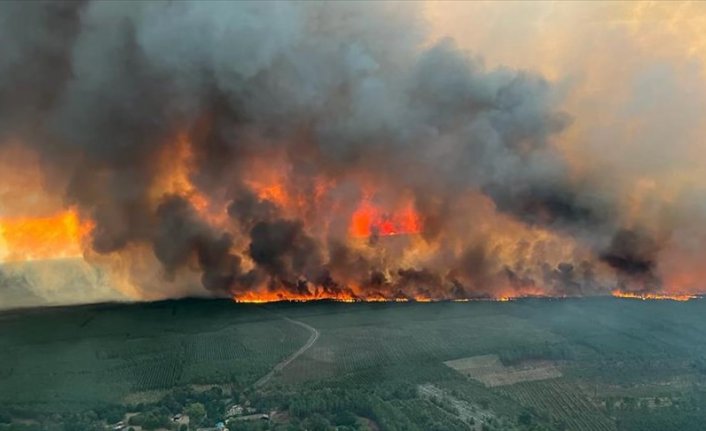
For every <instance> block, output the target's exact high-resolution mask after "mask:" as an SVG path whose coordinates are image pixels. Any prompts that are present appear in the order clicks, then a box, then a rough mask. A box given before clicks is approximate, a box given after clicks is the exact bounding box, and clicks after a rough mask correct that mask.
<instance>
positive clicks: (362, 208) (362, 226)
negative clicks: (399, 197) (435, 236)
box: [350, 199, 422, 238]
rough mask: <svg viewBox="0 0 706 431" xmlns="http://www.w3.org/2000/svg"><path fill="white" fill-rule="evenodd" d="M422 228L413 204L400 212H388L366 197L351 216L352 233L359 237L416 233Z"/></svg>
mask: <svg viewBox="0 0 706 431" xmlns="http://www.w3.org/2000/svg"><path fill="white" fill-rule="evenodd" d="M421 230H422V229H421V221H420V217H419V214H417V212H416V211H415V210H414V208H413V207H412V205H411V204H409V205H406V206H405V207H404V208H402V209H401V210H400V211H398V212H395V213H392V214H387V213H384V212H383V211H381V210H380V208H378V207H377V206H375V205H374V204H373V203H372V202H371V201H370V200H368V199H364V200H363V201H362V202H361V203H360V205H359V206H358V208H357V209H356V210H355V212H353V215H352V217H351V225H350V234H351V236H353V237H358V238H361V237H368V236H371V235H381V236H390V235H401V234H415V233H419V232H421Z"/></svg>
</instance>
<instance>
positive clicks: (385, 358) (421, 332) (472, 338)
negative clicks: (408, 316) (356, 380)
mask: <svg viewBox="0 0 706 431" xmlns="http://www.w3.org/2000/svg"><path fill="white" fill-rule="evenodd" d="M305 320H306V319H305ZM312 320H313V319H312ZM316 320H317V323H319V324H322V322H321V321H322V320H323V319H321V318H318V319H316ZM505 320H506V321H505V322H503V325H499V324H498V322H497V321H496V319H494V318H486V317H483V318H474V319H447V320H440V321H429V322H423V323H420V322H409V323H408V324H407V326H406V327H404V328H403V329H402V328H399V327H398V326H396V325H388V326H379V325H358V326H353V327H350V328H334V329H328V328H329V326H328V325H325V324H324V325H323V326H322V327H321V328H323V329H322V330H321V333H322V335H321V337H320V339H319V340H318V342H317V347H319V348H325V349H329V350H330V351H331V352H332V357H333V361H334V363H335V367H336V369H337V370H338V371H339V372H343V373H347V372H352V371H356V370H360V369H365V368H370V367H379V366H384V365H398V364H403V363H432V362H434V363H440V362H443V361H446V360H449V359H456V358H459V357H465V356H472V355H476V354H486V353H492V352H494V351H496V350H498V349H499V348H500V347H501V346H506V345H507V344H508V343H510V344H512V345H515V346H522V345H526V346H534V345H544V344H546V343H547V342H548V341H550V340H551V337H550V336H547V334H540V333H538V332H537V331H535V330H533V329H532V328H528V327H527V325H526V324H525V323H524V322H522V321H519V320H515V319H509V320H510V322H508V321H507V320H508V319H505ZM307 321H309V320H307ZM508 325H509V326H511V328H509V329H507V328H505V327H506V326H508ZM477 328H483V332H481V331H480V330H478V329H477ZM496 330H502V331H504V335H503V337H499V336H498V337H493V336H488V333H492V332H494V331H496ZM491 335H492V334H491ZM552 341H553V340H552ZM308 355H311V354H308Z"/></svg>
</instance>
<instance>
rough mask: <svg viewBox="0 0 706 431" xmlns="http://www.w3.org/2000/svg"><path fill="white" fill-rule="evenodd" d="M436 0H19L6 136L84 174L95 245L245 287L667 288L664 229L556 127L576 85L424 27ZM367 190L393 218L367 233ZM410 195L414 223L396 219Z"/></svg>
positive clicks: (4, 113)
mask: <svg viewBox="0 0 706 431" xmlns="http://www.w3.org/2000/svg"><path fill="white" fill-rule="evenodd" d="M419 13H420V11H418V10H417V9H416V8H415V7H412V6H409V5H405V7H399V5H394V4H386V3H382V4H371V3H362V4H357V3H335V4H322V3H308V2H297V3H255V2H253V3H250V2H186V1H185V2H142V3H134V2H98V1H94V2H77V3H43V2H30V3H25V2H4V3H2V4H0V24H1V25H0V36H2V39H3V40H4V41H5V42H4V44H3V45H4V46H3V52H4V54H3V55H2V56H0V142H4V141H8V140H10V139H13V140H20V141H21V142H22V143H23V144H24V145H27V146H30V147H32V148H33V149H34V150H36V151H37V152H38V153H39V154H40V155H41V157H42V161H43V163H44V164H46V166H47V170H48V171H49V172H50V173H51V175H54V176H56V177H57V178H60V179H61V180H62V181H59V182H57V184H66V187H65V189H64V190H63V193H64V195H65V201H66V203H67V205H76V206H78V208H79V210H80V211H81V214H83V215H84V216H85V217H88V218H90V219H91V220H92V221H93V222H94V223H95V227H94V229H93V231H92V237H91V245H90V247H91V248H92V249H93V251H95V252H96V253H98V254H103V255H110V254H120V253H129V252H130V250H132V249H133V248H134V247H135V246H139V245H147V246H149V247H151V249H152V250H153V253H154V256H156V258H157V260H158V261H159V262H160V264H161V265H162V267H163V270H164V274H165V283H166V282H169V281H170V280H174V279H175V278H178V277H179V274H180V273H181V272H182V271H184V270H188V271H197V272H200V273H201V281H202V285H203V287H205V288H206V289H207V290H208V291H210V292H212V293H215V294H227V295H232V294H237V295H242V294H244V293H247V292H253V291H258V292H259V291H263V290H265V291H280V290H281V291H284V292H291V293H293V294H296V295H299V296H312V295H313V296H315V295H317V294H318V293H320V292H328V293H331V292H333V293H334V294H335V293H337V292H340V293H341V294H345V295H346V296H367V295H372V296H376V297H378V296H379V297H387V298H396V297H409V298H414V297H426V298H466V297H485V296H498V295H500V294H503V295H504V294H508V293H509V294H513V293H514V294H547V295H578V294H591V293H599V292H604V291H607V290H609V289H612V288H615V287H616V286H617V284H618V283H622V284H621V286H622V285H625V284H626V283H628V284H631V285H632V284H634V283H637V284H638V285H639V286H638V287H636V288H637V289H654V288H658V287H659V285H660V283H659V275H658V272H657V268H656V263H655V261H656V259H657V255H658V253H659V244H658V242H657V241H656V239H654V238H652V237H651V235H650V233H649V232H648V231H647V230H640V227H639V226H631V225H630V226H624V224H625V220H626V219H625V218H624V217H622V216H621V214H620V209H619V206H618V204H617V197H616V196H614V195H612V194H610V193H597V192H596V188H595V187H594V180H593V179H592V177H591V176H576V175H573V174H572V172H571V169H570V167H569V164H568V163H567V162H566V160H565V157H564V155H563V154H562V152H560V151H559V150H558V149H557V148H556V145H555V141H556V140H557V139H560V137H561V134H562V133H563V132H564V131H565V130H567V128H568V127H570V125H571V117H570V116H569V115H568V114H567V113H565V112H562V111H561V110H559V109H557V106H558V103H557V101H558V98H559V97H560V92H558V91H555V89H554V88H553V86H552V85H551V84H550V83H549V82H547V81H546V80H544V79H543V78H542V77H541V76H539V75H536V74H533V73H531V72H529V71H516V70H510V69H504V68H500V69H493V70H488V69H486V68H485V67H484V66H483V64H482V62H481V61H480V60H478V59H475V58H473V57H471V56H470V55H469V54H468V53H465V52H463V51H462V50H460V49H459V48H458V47H457V46H456V45H455V44H454V42H453V41H451V40H444V41H441V42H439V43H437V44H435V45H433V46H431V47H425V46H424V42H425V28H424V23H423V19H422V17H421V15H420V14H419ZM181 141H185V142H187V144H186V146H185V148H186V153H187V157H184V156H183V154H182V153H183V151H182V150H183V149H184V148H182V147H180V146H179V145H177V144H176V143H177V142H181ZM184 160H186V162H184ZM172 171H182V172H181V173H180V174H181V176H178V178H181V179H180V180H174V179H173V177H175V175H174V174H173V172H172ZM165 178H166V179H165ZM184 179H185V180H184ZM184 182H186V183H187V185H186V186H185V185H184V184H183V183H184ZM165 184H166V185H165ZM174 184H176V186H175V185H174ZM361 202H369V205H370V206H371V207H373V208H376V209H375V211H377V212H376V213H375V217H377V218H379V219H380V220H382V221H380V222H379V223H378V225H376V226H374V227H373V228H372V229H371V236H370V237H369V238H366V239H365V240H364V241H357V240H356V239H352V238H351V228H350V220H351V217H353V216H354V215H355V212H356V210H357V208H359V207H360V205H361V204H360V203H361ZM405 205H407V206H411V208H412V209H411V210H409V211H410V212H412V213H414V214H415V217H417V216H418V218H419V224H420V225H421V227H420V228H419V229H418V230H419V231H416V230H415V231H414V232H412V233H413V234H410V235H390V237H389V238H387V237H386V238H381V237H379V236H380V234H381V232H380V229H382V228H381V227H380V226H383V227H384V223H388V224H389V225H390V226H392V227H388V230H390V231H394V230H395V229H398V230H399V229H400V228H399V226H400V225H402V224H404V223H406V222H401V221H399V220H401V219H404V220H407V219H409V218H410V217H411V216H409V217H407V216H405V217H407V218H405V217H403V216H397V215H395V214H396V212H399V211H407V210H405V209H404V208H406V206H405ZM400 208H402V209H400ZM378 212H379V214H378ZM390 214H392V215H390ZM405 214H407V213H405ZM415 220H416V219H414V220H412V221H411V222H409V223H408V224H410V225H412V224H413V225H415V226H416V223H417V222H416V221H415ZM405 226H406V225H405ZM406 229H407V230H414V229H410V228H406ZM383 233H384V232H383ZM402 233H408V232H402ZM505 233H507V235H510V237H511V240H510V241H509V240H508V236H507V235H505ZM513 233H516V235H515V234H513ZM538 238H539V239H538ZM553 246H556V247H553ZM420 250H421V251H420ZM626 280H628V281H626Z"/></svg>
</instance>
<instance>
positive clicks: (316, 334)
mask: <svg viewBox="0 0 706 431" xmlns="http://www.w3.org/2000/svg"><path fill="white" fill-rule="evenodd" d="M282 318H283V319H284V320H286V321H288V322H291V323H294V324H295V325H299V326H301V327H302V328H304V329H306V330H308V331H309V332H311V335H310V336H309V339H308V340H307V341H306V343H304V345H303V346H301V347H300V348H299V350H297V351H296V352H294V353H292V354H291V355H289V356H288V357H286V358H285V359H284V360H283V361H282V362H280V363H278V364H277V365H275V366H274V367H273V368H272V370H271V371H270V372H269V373H267V374H265V375H264V376H262V377H261V378H260V379H259V380H258V381H256V382H255V383H253V385H252V387H253V388H254V389H258V388H261V387H262V386H264V385H266V384H267V382H269V381H270V379H272V377H273V376H274V375H275V373H278V372H280V371H282V370H283V369H284V368H285V367H286V366H287V365H289V364H290V363H291V362H292V361H294V360H295V359H297V358H298V357H299V356H300V355H301V354H302V353H304V352H306V351H307V350H309V348H310V347H311V346H313V345H314V343H316V340H318V339H319V331H318V330H317V329H316V328H314V327H313V326H310V325H307V324H306V323H304V322H300V321H299V320H294V319H290V318H289V317H284V316H283V317H282Z"/></svg>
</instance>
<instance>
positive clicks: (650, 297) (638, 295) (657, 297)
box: [612, 290, 698, 302]
mask: <svg viewBox="0 0 706 431" xmlns="http://www.w3.org/2000/svg"><path fill="white" fill-rule="evenodd" d="M612 295H613V296H614V297H616V298H627V299H640V300H643V301H647V300H665V301H681V302H683V301H689V300H692V299H697V298H698V296H695V295H679V294H674V295H670V294H661V293H633V292H622V291H619V290H616V291H613V292H612Z"/></svg>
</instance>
